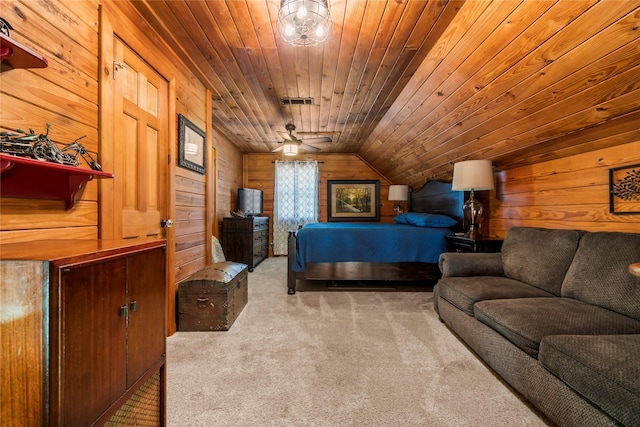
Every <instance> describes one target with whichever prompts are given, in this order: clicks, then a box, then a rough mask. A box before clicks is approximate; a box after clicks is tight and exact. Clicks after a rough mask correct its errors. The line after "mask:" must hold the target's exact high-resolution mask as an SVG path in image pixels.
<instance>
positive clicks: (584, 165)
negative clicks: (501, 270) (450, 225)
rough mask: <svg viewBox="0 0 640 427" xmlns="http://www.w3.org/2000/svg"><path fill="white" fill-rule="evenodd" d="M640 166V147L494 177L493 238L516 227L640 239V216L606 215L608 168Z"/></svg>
mask: <svg viewBox="0 0 640 427" xmlns="http://www.w3.org/2000/svg"><path fill="white" fill-rule="evenodd" d="M639 163H640V141H637V142H632V143H629V144H624V145H618V146H615V147H611V148H606V149H602V150H597V151H592V152H589V153H584V154H578V155H574V156H570V157H565V158H562V159H556V160H551V161H548V162H542V163H537V164H534V165H530V166H523V167H516V168H513V169H510V170H507V171H503V172H500V173H498V174H497V187H496V191H495V198H493V199H492V200H491V219H490V222H491V234H492V235H495V236H502V237H503V236H504V235H505V233H506V231H507V230H508V229H509V228H511V227H515V226H530V227H546V228H559V229H581V230H588V231H625V232H635V233H640V214H636V215H612V214H611V213H609V173H608V171H609V168H615V167H620V166H627V165H634V164H639Z"/></svg>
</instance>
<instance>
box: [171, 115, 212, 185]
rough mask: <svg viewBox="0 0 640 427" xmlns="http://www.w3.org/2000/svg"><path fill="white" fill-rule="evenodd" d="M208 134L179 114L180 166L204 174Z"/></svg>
mask: <svg viewBox="0 0 640 427" xmlns="http://www.w3.org/2000/svg"><path fill="white" fill-rule="evenodd" d="M206 141H207V134H206V133H204V131H202V130H201V129H200V128H198V127H197V126H196V125H195V124H193V123H192V122H191V121H190V120H189V119H187V118H186V117H185V116H183V115H182V114H178V166H181V167H183V168H186V169H191V170H192V171H195V172H198V173H200V174H204V173H205V170H206V163H205V156H206V148H207V144H206Z"/></svg>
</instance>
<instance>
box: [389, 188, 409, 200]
mask: <svg viewBox="0 0 640 427" xmlns="http://www.w3.org/2000/svg"><path fill="white" fill-rule="evenodd" d="M389 200H396V201H401V200H402V201H404V200H409V186H408V185H390V186H389Z"/></svg>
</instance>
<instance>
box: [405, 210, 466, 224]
mask: <svg viewBox="0 0 640 427" xmlns="http://www.w3.org/2000/svg"><path fill="white" fill-rule="evenodd" d="M403 215H405V217H404V220H405V221H407V222H406V223H407V224H410V225H415V226H416V227H453V226H454V225H456V224H458V221H456V220H455V219H453V218H451V217H450V216H447V215H442V214H432V213H423V212H407V213H406V214H403Z"/></svg>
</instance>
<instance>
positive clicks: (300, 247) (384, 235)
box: [292, 222, 453, 272]
mask: <svg viewBox="0 0 640 427" xmlns="http://www.w3.org/2000/svg"><path fill="white" fill-rule="evenodd" d="M448 234H453V231H452V230H450V229H448V228H427V227H415V226H412V225H405V224H391V223H372V224H368V223H344V222H337V223H327V222H319V223H314V224H307V225H305V226H304V227H303V228H302V229H300V230H298V232H297V234H296V236H297V239H296V240H297V244H296V254H295V258H294V260H293V266H292V269H293V271H296V272H301V271H304V269H305V266H306V264H307V263H308V262H345V261H357V262H427V263H436V262H438V257H439V256H440V254H441V253H443V252H444V251H445V241H444V236H446V235H448Z"/></svg>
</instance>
